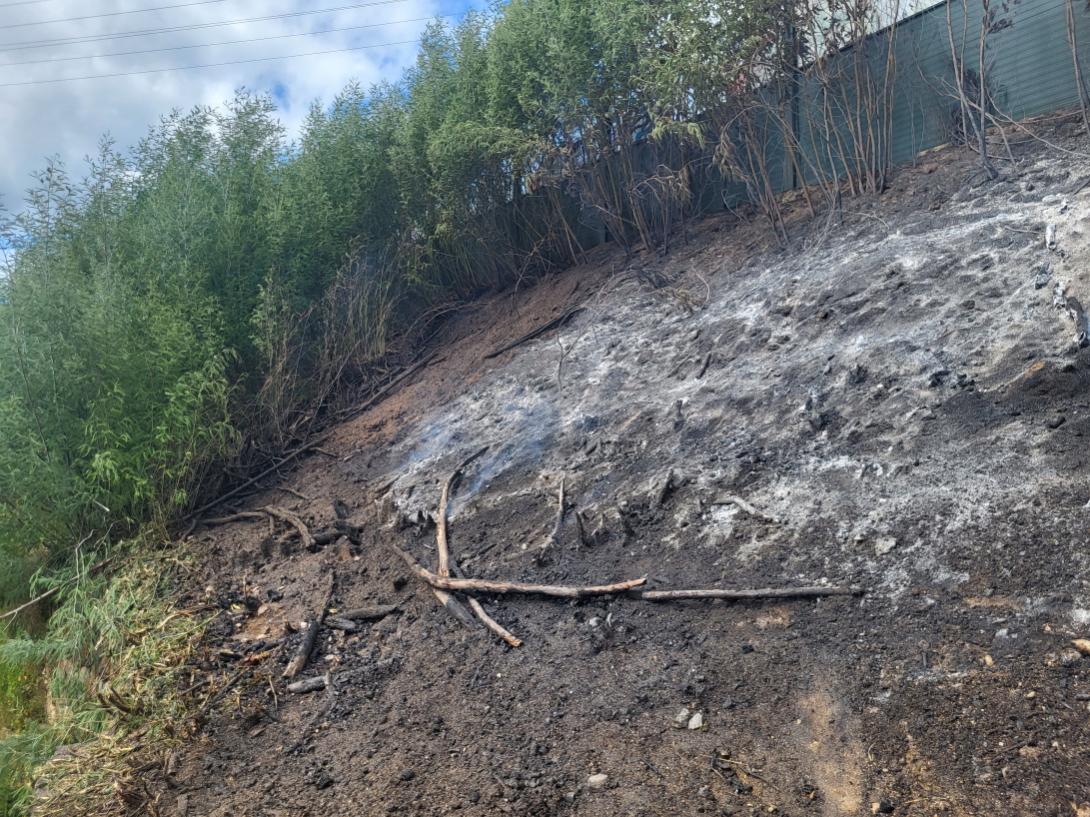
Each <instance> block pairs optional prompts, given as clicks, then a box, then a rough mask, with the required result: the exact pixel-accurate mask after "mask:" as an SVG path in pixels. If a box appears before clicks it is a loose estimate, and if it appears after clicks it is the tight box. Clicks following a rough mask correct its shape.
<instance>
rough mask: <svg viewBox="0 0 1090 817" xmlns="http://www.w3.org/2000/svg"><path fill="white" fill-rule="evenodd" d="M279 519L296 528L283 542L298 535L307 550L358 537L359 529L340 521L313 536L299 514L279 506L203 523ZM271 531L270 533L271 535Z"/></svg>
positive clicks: (207, 520) (235, 514)
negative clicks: (351, 527)
mask: <svg viewBox="0 0 1090 817" xmlns="http://www.w3.org/2000/svg"><path fill="white" fill-rule="evenodd" d="M266 518H268V519H279V520H280V521H281V522H285V523H287V524H288V525H290V526H291V527H292V528H294V531H289V532H288V533H287V534H286V535H284V536H283V537H281V539H283V540H287V539H290V538H291V537H292V536H294V535H296V534H297V535H298V536H299V538H300V539H301V540H302V542H303V546H304V547H306V548H307V550H315V549H316V548H317V547H318V545H328V544H329V543H330V542H332V541H334V540H335V539H336V538H337V537H338V536H341V535H345V536H349V538H351V534H352V533H353V532H355V533H356V534H357V535H358V529H350V526H348V525H347V524H346V523H345V522H344V521H343V520H340V519H338V520H337V522H336V523H335V524H334V526H333V528H330V529H328V530H324V531H320V532H319V533H318V534H312V533H311V532H310V528H309V527H307V524H306V523H305V522H304V521H303V520H302V519H300V518H299V516H298V514H295V513H293V512H291V511H289V510H288V509H287V508H281V507H280V506H278V505H266V506H264V507H263V508H261V509H260V510H256V511H239V512H238V513H233V514H231V515H230V516H219V517H214V518H212V519H205V520H203V521H202V522H201V524H202V525H205V526H206V527H212V526H216V525H229V524H231V523H232V522H242V521H245V520H250V519H266ZM271 532H272V531H271V529H270V533H271Z"/></svg>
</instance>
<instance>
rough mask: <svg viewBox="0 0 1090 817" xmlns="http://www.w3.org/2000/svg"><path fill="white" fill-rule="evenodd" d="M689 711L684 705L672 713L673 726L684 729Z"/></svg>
mask: <svg viewBox="0 0 1090 817" xmlns="http://www.w3.org/2000/svg"><path fill="white" fill-rule="evenodd" d="M690 714H691V713H690V712H689V710H688V709H686V708H685V707H682V708H681V711H680V712H678V713H677V714H676V715H674V728H675V729H684V728H685V724H687V723H688V722H689V716H690Z"/></svg>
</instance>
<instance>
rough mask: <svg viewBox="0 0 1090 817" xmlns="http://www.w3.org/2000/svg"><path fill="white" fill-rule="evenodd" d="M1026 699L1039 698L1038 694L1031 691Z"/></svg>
mask: <svg viewBox="0 0 1090 817" xmlns="http://www.w3.org/2000/svg"><path fill="white" fill-rule="evenodd" d="M1026 697H1027V698H1029V699H1031V700H1032V699H1033V698H1036V697H1037V693H1036V692H1034V691H1033V690H1032V689H1031V690H1030V691H1029V692H1027V693H1026Z"/></svg>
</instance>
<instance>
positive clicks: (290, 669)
mask: <svg viewBox="0 0 1090 817" xmlns="http://www.w3.org/2000/svg"><path fill="white" fill-rule="evenodd" d="M334 584H336V574H335V573H334V572H333V571H332V570H330V571H329V589H328V590H327V591H326V594H325V600H324V601H323V602H322V606H321V607H319V608H318V610H317V611H316V612H315V613H314V617H313V618H312V619H311V621H310V623H309V625H308V626H307V630H306V632H305V633H303V640H302V641H301V642H300V643H299V648H298V649H297V650H296V651H295V655H294V656H292V659H291V661H289V662H288V665H287V666H286V667H285V668H284V673H283V675H282V676H281V677H283V678H294V677H295V676H296V675H298V674H299V672H300V671H301V670H302V669H303V667H305V666H306V665H307V661H309V660H310V654H311V653H312V652H314V645H315V644H316V643H317V641H318V631H319V630H321V629H322V622H323V621H324V620H325V615H326V610H328V609H329V605H330V603H331V602H332V601H333V586H334Z"/></svg>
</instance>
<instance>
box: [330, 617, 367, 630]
mask: <svg viewBox="0 0 1090 817" xmlns="http://www.w3.org/2000/svg"><path fill="white" fill-rule="evenodd" d="M322 623H323V624H325V626H326V627H328V628H329V629H331V630H340V631H342V632H345V633H355V632H358V631H359V629H360V628H359V625H358V624H356V622H354V621H351V620H350V619H347V618H341V617H340V616H326V617H325V621H324V622H322Z"/></svg>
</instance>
